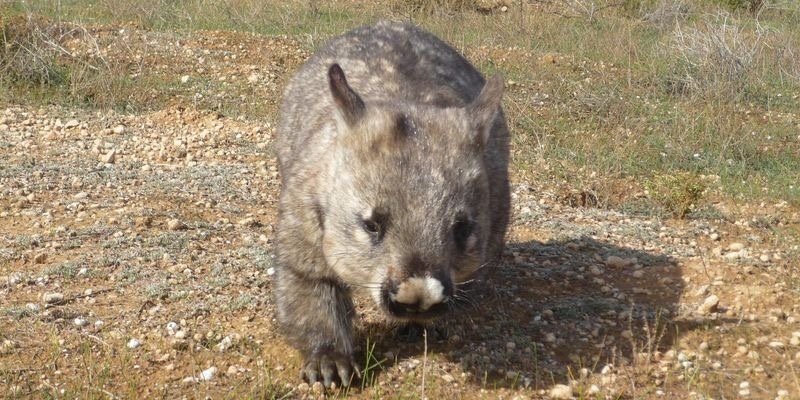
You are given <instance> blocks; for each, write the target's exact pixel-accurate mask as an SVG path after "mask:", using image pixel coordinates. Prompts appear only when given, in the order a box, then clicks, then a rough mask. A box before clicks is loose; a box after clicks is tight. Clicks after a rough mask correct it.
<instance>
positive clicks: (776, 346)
mask: <svg viewBox="0 0 800 400" xmlns="http://www.w3.org/2000/svg"><path fill="white" fill-rule="evenodd" d="M768 346H769V347H770V348H773V349H776V350H777V349H783V348H784V347H786V345H785V344H783V342H778V341H774V342H769V345H768Z"/></svg>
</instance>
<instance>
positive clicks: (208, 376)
mask: <svg viewBox="0 0 800 400" xmlns="http://www.w3.org/2000/svg"><path fill="white" fill-rule="evenodd" d="M216 373H217V367H210V368H207V369H204V370H203V372H201V373H200V376H198V377H197V378H198V379H199V380H201V381H210V380H212V379H214V375H216Z"/></svg>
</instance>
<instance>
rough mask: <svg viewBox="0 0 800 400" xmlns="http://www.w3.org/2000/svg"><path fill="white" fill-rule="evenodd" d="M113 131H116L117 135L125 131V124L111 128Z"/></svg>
mask: <svg viewBox="0 0 800 400" xmlns="http://www.w3.org/2000/svg"><path fill="white" fill-rule="evenodd" d="M111 132H114V133H116V134H117V135H119V134H122V133H125V125H117V126H115V127H114V128H113V129H111Z"/></svg>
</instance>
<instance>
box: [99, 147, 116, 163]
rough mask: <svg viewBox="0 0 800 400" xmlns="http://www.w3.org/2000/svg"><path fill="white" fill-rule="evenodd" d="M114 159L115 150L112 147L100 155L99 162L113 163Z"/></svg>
mask: <svg viewBox="0 0 800 400" xmlns="http://www.w3.org/2000/svg"><path fill="white" fill-rule="evenodd" d="M116 160H117V151H116V150H114V149H111V151H109V152H108V153H106V154H103V155H101V156H100V162H101V163H104V164H114V162H115V161H116Z"/></svg>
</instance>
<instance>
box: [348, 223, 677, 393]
mask: <svg viewBox="0 0 800 400" xmlns="http://www.w3.org/2000/svg"><path fill="white" fill-rule="evenodd" d="M508 247H509V250H510V251H511V253H512V254H513V255H508V256H505V257H504V259H503V262H502V263H501V264H499V265H497V266H496V267H492V268H487V269H486V270H485V271H483V272H482V273H481V274H480V277H479V278H478V279H476V280H475V281H474V282H472V283H471V284H469V285H467V286H465V287H462V288H461V291H460V292H459V297H463V298H465V299H466V300H464V301H462V302H461V304H460V305H459V306H458V307H457V308H458V312H456V313H454V315H453V316H452V317H450V318H448V319H447V320H446V321H441V322H439V323H438V325H437V326H438V327H439V328H440V329H437V330H434V329H428V340H427V351H428V355H431V354H436V355H441V356H444V357H445V358H447V359H448V360H450V361H453V362H456V363H458V364H460V365H461V367H462V369H463V370H465V371H466V372H467V373H468V380H469V381H471V382H473V383H476V384H479V385H482V386H488V387H520V386H530V387H538V388H541V387H548V386H550V385H552V384H553V383H554V382H555V383H566V382H567V381H568V380H569V379H574V378H576V377H577V376H578V375H579V372H578V371H579V370H580V369H581V368H587V369H588V370H589V371H599V370H601V369H602V368H603V367H605V366H606V365H607V364H613V365H620V364H630V363H631V362H633V357H634V355H635V354H638V353H642V352H653V351H656V350H659V351H664V350H666V349H669V348H670V347H671V346H672V344H673V343H674V341H675V340H676V336H677V334H678V333H679V332H683V331H685V330H687V329H691V328H692V326H691V324H688V325H687V324H686V323H680V325H681V326H680V328H678V327H677V324H678V323H679V322H678V321H676V319H675V318H676V316H677V315H678V314H679V310H678V305H679V299H680V297H681V294H682V292H683V289H684V281H683V279H682V273H681V268H680V267H679V266H678V264H677V262H676V261H675V260H674V259H672V258H670V257H668V256H663V255H658V254H652V253H648V252H646V251H642V250H637V249H632V248H624V247H619V246H616V245H614V244H610V243H604V242H600V241H597V240H594V239H591V238H580V239H572V240H566V241H550V242H546V243H541V242H536V241H531V242H525V243H511V244H509V246H508ZM614 257H619V258H616V259H615V258H614ZM361 330H362V332H360V333H361V335H360V337H362V338H363V337H365V336H369V337H370V338H371V339H372V341H373V342H374V343H376V345H375V347H374V348H373V349H370V350H371V351H370V353H371V354H372V355H373V356H374V359H373V361H378V360H381V359H384V361H383V364H382V366H384V367H385V366H389V365H393V364H394V363H400V368H409V369H416V368H417V367H418V366H419V365H418V361H419V360H420V358H421V356H422V355H423V352H424V343H423V341H422V340H417V341H415V342H413V343H407V342H404V341H403V340H400V338H398V337H396V332H397V331H398V330H395V331H394V333H389V332H387V330H386V327H385V326H383V327H377V326H372V325H367V326H363V327H361ZM364 330H366V332H364ZM442 333H446V338H443V337H441V336H445V335H442ZM387 356H388V358H387ZM409 357H413V358H414V359H416V360H417V362H416V363H415V362H413V361H409V360H408V358H409ZM415 364H416V365H415ZM374 371H378V368H375V369H374ZM443 373H444V372H442V374H443Z"/></svg>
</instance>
